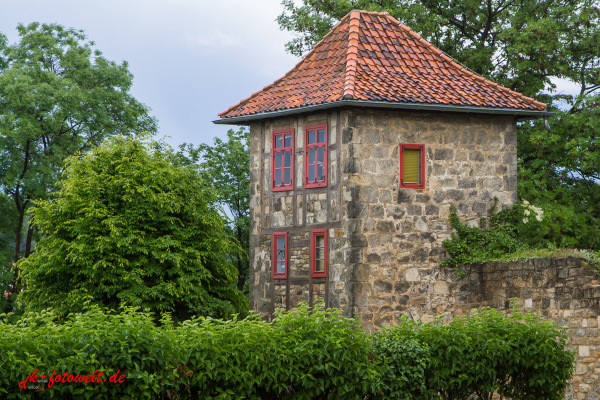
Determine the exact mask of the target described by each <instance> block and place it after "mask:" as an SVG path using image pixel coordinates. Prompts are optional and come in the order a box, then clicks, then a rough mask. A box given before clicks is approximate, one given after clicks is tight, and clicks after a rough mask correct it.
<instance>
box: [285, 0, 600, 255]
mask: <svg viewBox="0 0 600 400" xmlns="http://www.w3.org/2000/svg"><path fill="white" fill-rule="evenodd" d="M282 5H283V8H284V10H283V12H282V14H281V15H280V16H279V17H278V22H279V25H280V27H281V29H285V30H288V31H292V32H294V33H295V34H296V37H295V38H294V39H293V40H292V41H290V42H289V43H288V44H287V45H286V47H287V49H288V51H290V52H291V53H292V54H295V55H301V54H303V53H304V52H306V51H307V50H309V49H310V48H312V46H313V45H314V44H315V43H316V42H317V41H318V40H320V39H321V38H322V37H323V36H324V35H325V34H326V33H327V32H328V31H329V30H330V29H331V27H332V26H333V24H334V23H336V22H337V21H339V20H340V18H342V17H343V16H344V15H345V14H347V13H348V12H349V11H351V10H353V9H366V10H371V11H388V12H389V13H390V14H391V15H392V16H393V17H395V18H397V19H399V20H400V21H401V22H402V23H404V24H406V25H407V26H410V27H411V28H412V29H414V30H415V31H416V32H418V33H419V34H420V35H422V36H423V37H424V38H425V39H426V40H428V41H429V42H431V43H432V44H433V45H435V46H436V47H438V48H440V49H441V50H443V51H444V52H446V53H447V54H448V55H450V56H451V57H453V58H455V59H456V60H457V61H458V62H460V63H462V64H463V65H465V66H467V67H468V68H470V69H471V70H473V71H474V72H476V73H478V74H480V75H482V76H484V77H486V78H489V79H491V80H492V81H495V82H498V83H500V84H501V85H503V86H506V87H509V88H510V89H512V90H515V91H518V92H521V93H524V94H525V95H527V96H532V97H536V98H538V99H539V100H541V101H543V102H546V103H548V104H549V106H548V110H549V111H553V112H555V113H556V114H555V115H554V116H553V117H552V118H550V120H549V124H550V126H551V127H552V132H550V133H548V132H547V131H546V130H545V129H544V122H543V121H530V122H523V123H521V124H520V125H519V131H518V135H519V136H518V155H519V196H520V197H521V198H523V199H526V200H529V201H531V202H535V203H537V204H539V205H541V206H543V207H544V209H545V210H546V211H547V212H548V213H547V215H548V216H549V218H552V219H553V221H554V226H555V230H556V232H555V236H556V237H557V238H559V237H560V238H561V239H560V240H559V241H562V242H563V243H569V244H570V245H576V246H579V247H589V248H596V249H598V248H600V238H598V235H595V234H593V233H594V232H597V231H598V230H600V208H598V207H597V206H596V205H597V204H598V203H599V202H600V186H599V182H600V180H599V178H600V147H599V143H598V134H599V129H600V128H599V126H600V125H599V124H598V120H599V117H600V106H599V105H600V96H599V94H598V93H599V91H600V2H599V1H598V0H523V1H514V0H487V1H480V0H451V1H447V2H438V1H434V0H341V1H332V0H302V2H301V4H298V2H295V1H292V0H283V1H282ZM557 79H563V80H566V81H567V82H570V83H571V84H573V85H574V86H576V87H577V88H578V89H577V91H576V93H575V92H574V93H571V94H565V93H557V92H556V81H557ZM567 225H568V226H567ZM565 226H566V228H565ZM563 239H564V240H563ZM557 240H558V239H557Z"/></svg>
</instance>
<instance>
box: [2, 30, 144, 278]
mask: <svg viewBox="0 0 600 400" xmlns="http://www.w3.org/2000/svg"><path fill="white" fill-rule="evenodd" d="M17 30H18V32H19V36H20V42H19V43H17V44H14V45H8V44H7V41H6V38H5V37H4V36H2V35H0V190H1V191H2V192H3V193H4V194H5V195H7V196H9V197H10V198H11V199H12V202H13V204H14V209H15V212H16V215H17V224H16V226H15V230H14V231H13V232H12V235H11V236H12V238H13V239H14V254H13V260H18V259H20V258H21V257H22V256H23V254H22V250H21V248H22V242H23V237H22V231H23V230H25V231H26V232H27V234H26V239H25V244H26V245H25V249H24V251H25V254H24V255H25V256H28V255H29V254H30V252H31V245H32V235H33V233H34V232H33V226H32V225H29V226H27V219H26V213H27V210H28V208H29V207H30V206H31V204H32V201H33V200H35V199H42V198H45V197H46V196H47V194H48V192H49V191H50V190H51V189H52V187H53V185H54V182H55V181H56V180H57V178H58V176H59V175H60V172H61V170H62V166H63V162H64V159H65V158H66V157H67V156H69V155H72V154H75V153H76V152H78V151H87V150H89V149H90V148H92V147H93V146H96V145H98V144H99V143H101V142H102V141H103V140H104V139H105V138H107V137H110V136H113V135H116V134H119V133H122V134H130V133H134V132H139V131H150V132H154V131H156V121H155V120H154V119H153V118H151V117H150V116H149V115H148V109H147V108H146V107H145V106H144V105H143V104H141V103H139V102H138V101H136V100H135V99H134V98H133V97H132V96H131V95H130V93H129V90H130V88H131V83H132V75H131V73H130V72H129V70H128V66H127V63H125V62H123V63H122V64H120V65H119V64H116V63H115V62H113V61H109V60H107V59H105V58H104V57H102V53H100V52H99V51H98V50H93V45H94V43H93V42H89V41H86V37H85V35H84V34H83V32H82V31H77V30H74V29H66V28H63V27H62V26H60V25H54V24H53V25H46V24H39V23H34V24H31V25H28V26H23V25H19V26H18V27H17ZM16 274H17V271H15V275H16Z"/></svg>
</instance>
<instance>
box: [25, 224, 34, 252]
mask: <svg viewBox="0 0 600 400" xmlns="http://www.w3.org/2000/svg"><path fill="white" fill-rule="evenodd" d="M32 237H33V224H32V223H31V221H30V222H29V227H28V228H27V241H26V242H25V258H27V257H29V255H30V254H31V240H32Z"/></svg>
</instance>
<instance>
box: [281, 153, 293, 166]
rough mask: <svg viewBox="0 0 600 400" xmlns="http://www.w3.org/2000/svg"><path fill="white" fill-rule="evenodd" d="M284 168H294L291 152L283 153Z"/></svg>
mask: <svg viewBox="0 0 600 400" xmlns="http://www.w3.org/2000/svg"><path fill="white" fill-rule="evenodd" d="M283 156H284V157H283V166H284V167H291V166H292V152H291V151H286V152H285V153H283Z"/></svg>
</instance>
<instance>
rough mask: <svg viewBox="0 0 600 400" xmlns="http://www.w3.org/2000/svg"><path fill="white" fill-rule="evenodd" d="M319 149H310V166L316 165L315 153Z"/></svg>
mask: <svg viewBox="0 0 600 400" xmlns="http://www.w3.org/2000/svg"><path fill="white" fill-rule="evenodd" d="M316 150H317V149H315V148H312V149H308V163H309V164H314V163H315V151H316Z"/></svg>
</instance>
